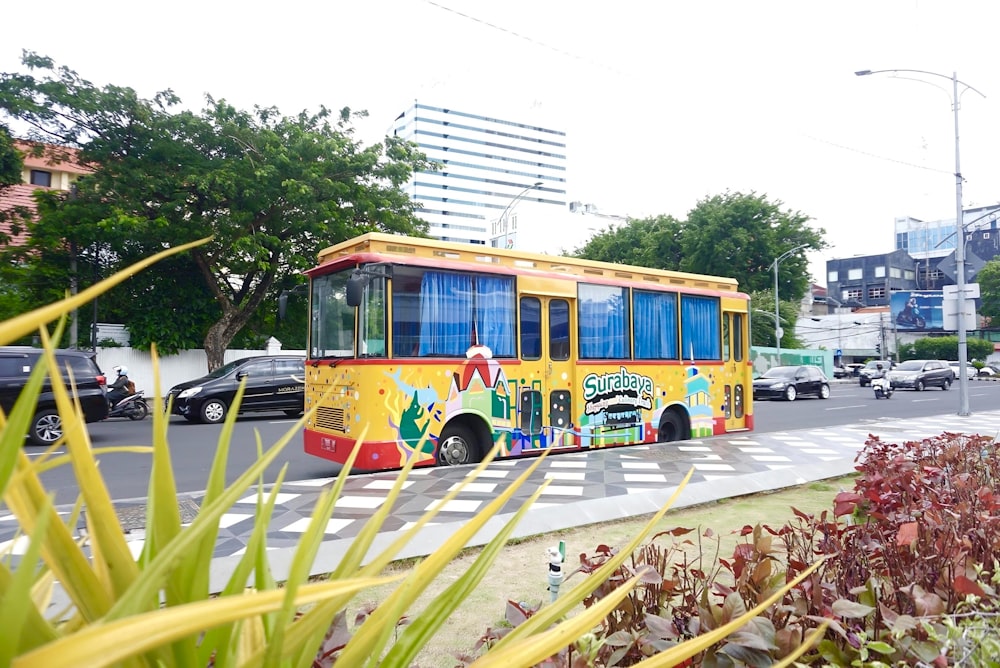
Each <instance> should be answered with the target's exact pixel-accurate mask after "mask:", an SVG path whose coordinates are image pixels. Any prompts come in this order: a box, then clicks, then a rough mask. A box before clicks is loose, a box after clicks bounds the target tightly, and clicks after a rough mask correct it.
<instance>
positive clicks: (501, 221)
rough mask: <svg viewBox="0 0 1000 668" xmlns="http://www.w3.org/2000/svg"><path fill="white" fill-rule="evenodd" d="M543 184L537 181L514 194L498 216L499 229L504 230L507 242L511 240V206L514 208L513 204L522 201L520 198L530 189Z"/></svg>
mask: <svg viewBox="0 0 1000 668" xmlns="http://www.w3.org/2000/svg"><path fill="white" fill-rule="evenodd" d="M541 185H542V182H541V181H535V182H534V183H532V184H531V185H530V186H528V187H526V188H525V189H524V190H522V191H521V192H519V193H518V194H516V195H514V196H513V197H512V198H511V199H510V201H509V202H507V206H506V207H505V208H504V210H503V212H502V213H501V214H500V217H499V218H497V223H498V230H503V237H504V241H505V242H507V241H509V240H510V239H509V235H510V230H509V229H508V225H507V213H508V212H509V211H510V210H511V208H513V206H514V205H515V204H517V203H518V201H520V199H521V198H522V197H524V196H525V195H526V194H527V193H528V191H530V190H534V189H535V188H539V187H541ZM497 239H499V236H498V237H497ZM495 241H496V239H494V242H495ZM504 245H505V246H506V245H507V244H506V243H505V244H504Z"/></svg>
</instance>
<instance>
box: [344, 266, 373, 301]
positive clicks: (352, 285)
mask: <svg viewBox="0 0 1000 668" xmlns="http://www.w3.org/2000/svg"><path fill="white" fill-rule="evenodd" d="M367 285H368V277H367V276H365V275H364V274H362V273H361V272H359V271H356V272H354V273H353V274H351V277H350V278H349V279H347V305H348V306H350V307H352V308H357V307H358V306H361V301H362V297H364V294H365V286H367Z"/></svg>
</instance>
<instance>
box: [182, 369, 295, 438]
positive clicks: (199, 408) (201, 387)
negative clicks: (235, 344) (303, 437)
mask: <svg viewBox="0 0 1000 668" xmlns="http://www.w3.org/2000/svg"><path fill="white" fill-rule="evenodd" d="M305 364H306V358H305V357H304V356H301V355H263V356H260V357H244V358H242V359H238V360H235V361H233V362H230V363H229V364H226V365H225V366H221V367H219V368H218V369H216V370H215V371H213V372H212V373H210V374H208V375H207V376H202V377H201V378H196V379H194V380H189V381H186V382H184V383H180V384H178V385H174V386H173V387H172V388H170V391H169V392H168V393H167V401H168V402H169V401H170V400H171V399H172V400H173V409H172V412H173V414H174V415H182V416H184V418H185V419H187V420H189V421H191V422H209V423H215V422H222V421H223V420H224V419H225V418H226V413H228V412H229V409H230V408H231V407H232V405H233V399H234V397H235V396H236V390H237V388H238V387H239V385H240V382H241V381H242V380H243V379H244V378H246V390H245V391H244V393H243V401H242V402H241V403H240V407H239V411H240V413H249V412H252V411H283V412H284V413H285V414H286V415H288V416H291V417H294V416H297V415H301V414H302V410H303V408H304V406H303V404H304V401H305ZM168 405H169V404H168Z"/></svg>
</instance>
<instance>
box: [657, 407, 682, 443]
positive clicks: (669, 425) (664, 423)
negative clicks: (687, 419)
mask: <svg viewBox="0 0 1000 668" xmlns="http://www.w3.org/2000/svg"><path fill="white" fill-rule="evenodd" d="M683 431H684V420H683V419H681V416H680V415H678V414H677V413H676V412H675V411H671V410H668V411H665V412H664V413H663V415H662V416H661V417H660V426H659V427H658V428H657V429H656V440H657V442H658V443H670V442H672V441H683V440H684V435H683Z"/></svg>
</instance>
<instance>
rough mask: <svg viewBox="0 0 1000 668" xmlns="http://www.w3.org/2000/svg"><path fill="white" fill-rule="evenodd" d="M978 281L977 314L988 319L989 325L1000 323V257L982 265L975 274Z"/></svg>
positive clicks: (994, 325)
mask: <svg viewBox="0 0 1000 668" xmlns="http://www.w3.org/2000/svg"><path fill="white" fill-rule="evenodd" d="M976 282H978V283H979V293H980V296H981V299H980V302H979V314H980V315H982V316H983V317H985V318H987V319H988V320H989V327H990V328H994V327H996V326H997V325H1000V259H993V260H990V261H989V262H987V263H986V264H985V265H983V268H982V269H980V270H979V273H978V274H976Z"/></svg>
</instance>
